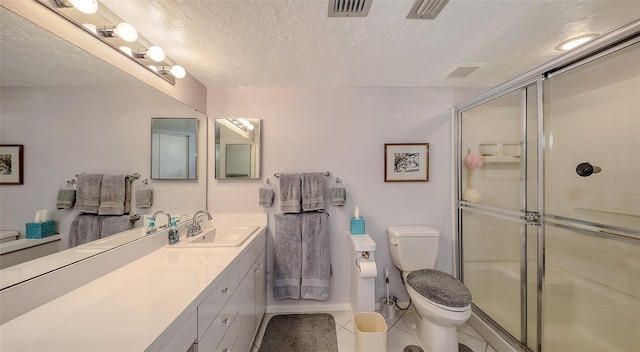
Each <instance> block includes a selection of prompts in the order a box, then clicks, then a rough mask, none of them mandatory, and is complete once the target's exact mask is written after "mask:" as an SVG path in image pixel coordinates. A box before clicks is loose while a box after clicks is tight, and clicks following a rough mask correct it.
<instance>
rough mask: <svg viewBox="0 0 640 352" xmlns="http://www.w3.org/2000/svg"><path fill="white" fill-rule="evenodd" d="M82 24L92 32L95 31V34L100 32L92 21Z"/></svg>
mask: <svg viewBox="0 0 640 352" xmlns="http://www.w3.org/2000/svg"><path fill="white" fill-rule="evenodd" d="M82 26H83V27H84V28H86V29H88V30H90V31H91V32H93V34H98V28H97V27H96V25H95V24H91V23H83V24H82Z"/></svg>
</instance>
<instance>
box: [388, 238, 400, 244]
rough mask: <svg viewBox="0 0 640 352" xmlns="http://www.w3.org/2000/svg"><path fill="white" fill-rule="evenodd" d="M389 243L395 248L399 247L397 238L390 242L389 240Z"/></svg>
mask: <svg viewBox="0 0 640 352" xmlns="http://www.w3.org/2000/svg"><path fill="white" fill-rule="evenodd" d="M389 243H391V244H392V245H394V246H397V245H398V241H397V240H396V239H395V238H392V239H390V240H389Z"/></svg>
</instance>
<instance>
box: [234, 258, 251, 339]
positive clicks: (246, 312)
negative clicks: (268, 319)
mask: <svg viewBox="0 0 640 352" xmlns="http://www.w3.org/2000/svg"><path fill="white" fill-rule="evenodd" d="M235 295H238V296H237V300H236V301H235V302H237V304H238V305H239V307H238V308H239V310H238V316H237V317H236V319H235V320H234V321H233V327H234V330H235V331H237V332H238V340H237V341H236V342H235V347H234V348H235V349H236V350H238V351H250V350H251V344H252V343H253V337H254V335H255V331H256V326H255V325H256V275H255V272H254V270H253V267H252V269H251V270H249V272H248V273H247V275H245V277H244V279H243V280H242V282H241V283H240V286H239V287H238V289H237V290H236V293H235V294H234V298H235Z"/></svg>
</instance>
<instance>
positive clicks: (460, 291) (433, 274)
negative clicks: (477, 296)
mask: <svg viewBox="0 0 640 352" xmlns="http://www.w3.org/2000/svg"><path fill="white" fill-rule="evenodd" d="M407 284H408V285H409V286H411V288H413V289H414V290H415V291H416V292H418V293H419V294H420V295H421V296H422V297H424V298H426V299H428V300H430V301H432V302H434V303H437V304H440V305H443V306H445V307H455V308H462V307H466V306H468V305H469V304H471V292H469V289H467V287H466V286H465V285H464V284H463V283H462V282H460V281H458V279H456V278H455V277H453V276H451V275H449V274H447V273H445V272H442V271H439V270H433V269H420V270H415V271H412V272H411V273H409V275H407Z"/></svg>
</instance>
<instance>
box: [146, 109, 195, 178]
mask: <svg viewBox="0 0 640 352" xmlns="http://www.w3.org/2000/svg"><path fill="white" fill-rule="evenodd" d="M197 151H198V120H196V119H190V118H169V117H161V118H153V119H151V178H152V179H156V180H195V179H196V165H197V155H198V152H197Z"/></svg>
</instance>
